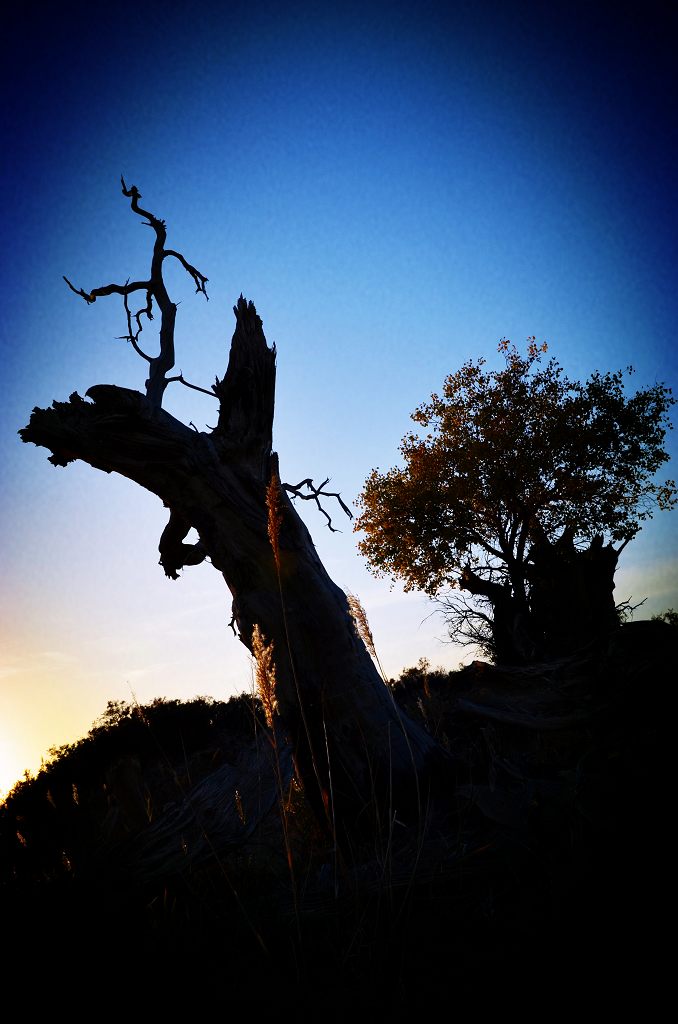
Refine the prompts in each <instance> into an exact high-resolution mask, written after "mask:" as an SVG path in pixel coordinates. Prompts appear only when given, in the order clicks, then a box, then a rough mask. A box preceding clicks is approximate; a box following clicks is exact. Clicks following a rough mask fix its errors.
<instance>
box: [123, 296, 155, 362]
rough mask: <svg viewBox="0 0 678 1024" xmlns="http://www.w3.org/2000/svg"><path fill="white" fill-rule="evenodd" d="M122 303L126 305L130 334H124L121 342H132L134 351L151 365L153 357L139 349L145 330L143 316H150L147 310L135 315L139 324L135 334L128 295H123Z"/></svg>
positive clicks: (141, 310)
mask: <svg viewBox="0 0 678 1024" xmlns="http://www.w3.org/2000/svg"><path fill="white" fill-rule="evenodd" d="M122 301H123V303H124V305H125V313H126V314H127V330H128V332H129V333H128V334H123V335H122V337H121V338H120V339H119V340H120V341H129V342H131V344H132V347H133V348H134V351H135V352H137V353H138V354H139V355H140V356H141V358H142V359H145V360H146V361H147V362H149V363H150V362H151V361H152V360H151V357H150V356H147V355H146V353H145V352H144V351H142V349H141V348H140V347H139V341H138V339H139V335H140V334H141V332H142V330H143V327H142V326H141V314H142V313H144V312H146V315H147V316H148V313H147V311H146V310H143V309H140V310H139V312H138V313H135V314H134V318H135V320H136V322H137V327H138V330H137V332H136V334H135V333H134V331H133V330H132V313H131V311H130V308H129V303H128V301H127V296H126V295H123V300H122ZM149 305H150V293H149Z"/></svg>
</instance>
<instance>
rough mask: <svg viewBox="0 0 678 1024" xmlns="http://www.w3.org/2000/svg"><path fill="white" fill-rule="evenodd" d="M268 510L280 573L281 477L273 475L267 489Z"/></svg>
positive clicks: (277, 566)
mask: <svg viewBox="0 0 678 1024" xmlns="http://www.w3.org/2000/svg"><path fill="white" fill-rule="evenodd" d="M266 508H267V509H268V539H269V541H270V542H271V547H272V548H273V557H274V559H275V567H276V569H277V570H278V572H280V527H281V526H282V521H283V511H282V503H281V501H280V477H279V476H278V474H277V473H272V474H271V479H270V482H269V485H268V487H267V488H266Z"/></svg>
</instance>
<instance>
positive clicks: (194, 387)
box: [165, 373, 218, 401]
mask: <svg viewBox="0 0 678 1024" xmlns="http://www.w3.org/2000/svg"><path fill="white" fill-rule="evenodd" d="M165 380H166V382H167V383H168V384H173V383H174V382H175V381H178V382H179V384H183V385H184V387H187V388H191V390H193V391H201V392H202V393H203V395H209V396H210V398H216V397H217V396H216V395H215V394H214V392H213V391H208V390H207V388H201V387H198V385H197V384H189V382H188V381H187V380H184V375H183V374H182V373H180V374H178V375H177V376H176V377H166V378H165ZM217 401H218V399H217Z"/></svg>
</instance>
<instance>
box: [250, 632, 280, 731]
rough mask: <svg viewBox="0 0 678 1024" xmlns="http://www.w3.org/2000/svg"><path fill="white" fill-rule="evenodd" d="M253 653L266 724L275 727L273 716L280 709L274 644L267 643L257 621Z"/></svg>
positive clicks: (253, 634) (253, 635) (253, 639)
mask: <svg viewBox="0 0 678 1024" xmlns="http://www.w3.org/2000/svg"><path fill="white" fill-rule="evenodd" d="M252 654H253V655H254V658H255V661H256V666H257V667H256V673H255V679H256V684H257V692H258V694H259V698H260V700H261V703H262V706H263V709H264V715H265V716H266V725H267V726H268V727H269V729H272V728H273V716H274V715H275V714H277V711H278V701H277V699H276V695H275V683H276V679H275V664H274V662H273V644H272V643H270V644H267V643H266V640H265V638H264V635H263V633H262V632H261V630H260V629H259V626H258V625H257V624H256V623H255V625H254V628H253V630H252Z"/></svg>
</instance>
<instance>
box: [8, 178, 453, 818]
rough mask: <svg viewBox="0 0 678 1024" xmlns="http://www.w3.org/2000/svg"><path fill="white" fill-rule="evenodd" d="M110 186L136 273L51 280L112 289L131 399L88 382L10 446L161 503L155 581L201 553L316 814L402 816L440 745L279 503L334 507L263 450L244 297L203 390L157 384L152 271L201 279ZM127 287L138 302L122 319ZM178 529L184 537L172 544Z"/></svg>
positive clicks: (265, 435)
mask: <svg viewBox="0 0 678 1024" xmlns="http://www.w3.org/2000/svg"><path fill="white" fill-rule="evenodd" d="M122 191H123V195H125V196H126V197H127V198H129V199H130V200H131V209H132V211H133V212H134V213H135V214H137V215H138V216H140V217H142V218H143V219H144V222H145V223H146V224H147V225H148V226H150V227H151V229H152V231H153V232H154V234H155V243H154V247H153V255H152V260H151V269H150V274H149V276H148V278H147V279H146V280H139V281H133V282H130V281H127V282H126V283H125V284H122V285H120V284H109V285H105V286H103V287H99V288H94V289H92V290H88V291H86V290H84V289H82V288H75V287H74V286H73V285H72V284H71V282H70V281H67V283H68V285H69V287H70V288H71V289H72V290H73V291H74V292H76V294H78V295H81V296H82V297H83V298H84V299H85V301H86V302H87V303H88V304H91V303H93V302H94V301H95V300H96V299H97V298H99V297H102V296H107V295H120V296H122V299H123V303H124V308H125V313H126V317H127V335H126V338H127V340H128V341H129V343H130V344H131V345H133V347H134V349H135V350H136V351H137V353H138V354H139V356H140V357H141V358H143V359H144V360H145V361H146V362H147V363H148V364H149V375H148V379H147V381H146V394H145V395H143V394H141V393H140V392H138V391H133V390H130V389H127V388H121V387H117V386H115V385H112V384H99V385H95V386H93V387H91V388H89V390H88V391H87V393H86V397H85V399H83V398H81V397H80V396H79V395H78V394H77V393H74V394H72V395H71V397H70V399H69V400H68V401H67V402H59V401H55V402H53V404H52V406H51V408H48V409H34V410H33V413H32V415H31V418H30V422H29V424H28V426H26V427H25V428H24V429H23V430H21V431H20V434H21V437H22V439H23V440H24V441H30V442H33V443H34V444H36V445H42V446H44V447H46V448H48V449H49V450H50V451H51V453H52V454H51V456H50V457H49V461H50V462H51V463H52V464H53V465H54V466H67V465H68V464H69V463H71V462H73V461H74V460H76V459H81V460H82V461H84V462H87V463H89V465H90V466H92V467H94V468H95V469H100V470H103V471H104V472H106V473H111V472H115V473H120V474H121V475H122V476H125V477H127V478H129V479H130V480H133V481H134V482H135V483H137V484H139V485H140V486H142V487H144V488H146V489H147V490H149V491H152V492H153V493H154V494H156V495H157V496H158V497H159V498H160V500H161V501H162V502H163V504H164V505H165V506H166V507H167V509H168V510H169V518H168V523H167V526H166V528H165V530H164V531H163V533H162V536H161V538H160V543H159V550H160V563H161V565H162V566H163V568H164V571H165V573H166V575H167V576H168V577H169V578H170V579H177V578H178V576H179V573H180V571H181V570H182V569H183V568H184V567H186V566H191V565H197V564H198V563H200V562H203V561H204V560H206V559H207V560H209V561H210V562H211V564H212V565H213V566H214V567H215V569H217V571H219V572H220V573H222V575H223V577H224V580H225V581H226V584H227V585H228V587H229V589H230V591H231V594H232V597H233V606H232V608H233V618H232V625H233V628H234V631H237V635H238V636H239V638H240V640H241V641H242V642H243V643H244V644H245V646H246V647H248V649H249V650H250V651H251V650H253V635H254V634H255V627H257V629H258V635H259V636H260V638H261V640H262V643H263V644H264V645H265V647H266V650H267V651H270V652H272V655H273V663H274V666H275V700H276V704H277V710H278V713H279V716H280V719H281V721H282V723H283V726H284V729H285V731H286V733H287V735H288V736H289V738H290V741H291V743H292V747H293V749H294V752H295V759H296V763H297V770H298V772H299V774H300V776H301V778H302V780H303V782H304V784H305V787H306V790H307V793H308V794H309V796H310V798H311V799H312V800H314V801H315V806H316V808H318V809H322V808H325V810H326V812H327V813H328V815H331V816H333V818H334V821H335V823H337V822H340V821H346V822H356V821H358V822H360V821H361V820H363V819H364V818H365V817H366V810H365V808H366V807H367V806H368V805H371V806H376V807H377V808H380V809H381V810H383V809H384V808H385V807H386V806H388V807H390V812H389V813H390V814H392V813H395V812H396V811H397V813H398V814H399V815H400V817H401V818H402V817H403V816H406V815H407V812H408V808H411V807H413V806H414V805H415V804H416V802H417V800H418V797H419V792H420V788H421V785H422V781H423V780H424V779H425V777H426V776H427V773H428V771H429V769H430V766H431V762H432V761H435V760H436V759H437V758H439V757H440V756H441V753H440V750H439V748H438V747H437V745H436V744H435V742H434V741H433V740H432V739H431V737H429V736H428V735H427V734H426V732H425V731H424V730H422V729H421V728H419V727H418V726H417V725H415V724H414V723H412V722H411V721H410V720H408V719H407V718H406V717H405V716H403V715H402V714H400V713H399V712H398V710H397V708H396V706H395V703H394V701H393V699H392V697H391V694H390V691H389V690H388V688H387V687H386V686H384V684H383V682H382V680H381V679H380V677H379V674H378V673H377V671H376V669H375V666H374V664H373V661H372V659H371V658H370V655H369V654H368V652H367V651H366V649H365V646H364V644H363V642H362V640H361V639H360V637H359V636H358V634H357V632H356V629H355V627H354V622H353V620H352V618H351V615H350V612H349V607H348V604H347V599H346V595H345V594H344V593H343V592H342V591H341V590H340V589H339V588H338V587H337V586H336V585H335V584H334V583H333V582H332V580H331V579H330V578H329V576H328V575H327V572H326V571H325V569H324V567H323V565H322V563H321V561H320V559H319V557H318V555H317V553H316V550H315V547H314V545H313V543H312V540H311V537H310V535H309V532H308V530H307V529H306V526H305V525H304V523H303V522H302V520H301V519H300V517H299V515H298V514H297V512H296V510H295V507H294V505H293V503H292V500H291V498H290V496H291V497H292V498H302V499H304V500H313V501H315V502H316V503H317V504H318V506H319V507H321V510H322V511H323V512H324V514H325V516H326V518H327V521H328V522H327V525H328V526H329V527H330V529H333V526H332V521H331V518H330V516H329V514H328V513H327V512H326V511H325V510H324V509H322V506H321V499H322V498H323V497H335V498H337V499H338V500H339V501H340V503H341V506H342V508H343V509H344V511H345V512H347V513H348V509H347V508H346V506H345V505H344V503H343V502H341V499H340V498H339V495H338V494H331V493H330V492H327V491H326V490H325V485H326V483H327V481H325V483H324V484H321V486H320V487H316V486H315V485H314V484H313V481H312V479H310V478H309V479H306V480H303V481H301V482H300V483H299V484H297V485H289V484H286V483H281V480H280V476H279V469H278V456H277V454H276V453H275V452H274V451H272V427H273V412H274V399H275V371H276V352H275V346H273V347H269V346H268V344H267V342H266V339H265V336H264V332H263V326H262V321H261V319H260V317H259V316H258V315H257V311H256V309H255V307H254V305H253V303H252V302H248V301H246V300H245V299H244V298H243V297H242V296H240V298H239V299H238V302H237V304H236V306H235V307H234V313H235V318H236V327H235V333H234V334H233V339H232V342H231V350H230V357H229V361H228V368H227V370H226V373H225V375H224V377H223V378H222V379H218V378H217V380H216V382H215V384H214V385H213V386H212V388H211V390H210V391H207V389H203V388H199V387H197V385H194V384H190V383H189V382H187V381H186V380H184V378H183V375H182V374H178V375H174V376H168V374H169V373H170V371H171V370H172V368H173V367H174V362H175V352H174V327H175V318H176V310H177V307H176V305H175V304H174V303H173V302H172V301H171V299H170V297H169V295H168V293H167V290H166V287H165V283H164V281H163V267H164V263H165V261H166V260H167V259H170V258H171V259H175V260H177V261H178V262H179V263H180V264H181V265H182V266H183V267H184V269H185V270H186V271H187V273H188V274H189V276H190V277H191V278H192V280H193V282H194V283H195V286H196V292H198V293H202V294H203V295H205V297H207V292H206V284H207V278H206V277H205V276H204V275H203V274H202V273H201V272H200V271H199V270H197V269H196V268H195V267H194V266H192V265H191V264H190V263H188V261H187V260H186V259H185V257H184V256H183V255H182V254H181V253H179V252H177V251H175V250H173V249H167V248H166V247H165V243H166V226H165V223H164V221H162V220H159V219H158V218H157V217H155V216H154V215H153V214H152V213H149V212H148V211H147V210H145V209H143V208H142V207H141V206H140V205H139V201H140V199H141V194H140V192H139V190H138V189H137V188H136V187H135V186H132V187H131V188H127V186H126V184H125V182H124V180H123V181H122ZM137 293H141V294H142V295H143V296H144V299H145V305H143V306H142V308H141V309H139V310H132V308H131V307H130V299H131V297H132V296H134V295H136V294H137ZM156 306H157V307H158V308H159V310H160V321H161V322H160V332H159V335H160V339H159V340H160V350H159V354H158V355H157V356H153V357H152V356H150V355H149V354H148V353H147V352H146V351H145V350H144V349H143V348H142V346H141V338H140V335H141V331H142V327H143V325H144V321H148V320H150V319H152V317H153V315H154V310H155V307H156ZM172 382H177V383H181V384H183V385H186V386H188V387H193V388H197V390H201V391H205V392H206V393H207V394H210V395H212V396H213V397H214V398H215V399H216V400H217V401H218V403H219V414H218V422H217V425H216V427H214V429H212V430H208V431H205V432H199V431H197V430H196V429H191V428H190V427H188V426H186V425H185V424H183V423H181V422H180V421H179V420H177V419H175V418H174V417H173V416H171V415H170V414H169V413H168V412H166V411H165V410H164V409H163V408H162V398H163V395H164V392H165V389H166V388H167V386H168V385H169V384H170V383H172ZM349 515H350V513H349ZM192 527H193V528H195V530H196V531H197V533H198V538H199V539H198V541H197V542H196V543H186V540H185V538H186V536H187V534H188V532H189V530H190V529H191V528H192ZM375 798H376V801H375ZM365 824H367V822H365Z"/></svg>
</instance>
